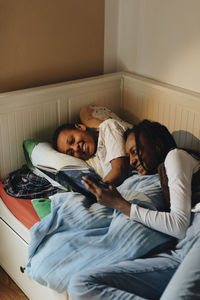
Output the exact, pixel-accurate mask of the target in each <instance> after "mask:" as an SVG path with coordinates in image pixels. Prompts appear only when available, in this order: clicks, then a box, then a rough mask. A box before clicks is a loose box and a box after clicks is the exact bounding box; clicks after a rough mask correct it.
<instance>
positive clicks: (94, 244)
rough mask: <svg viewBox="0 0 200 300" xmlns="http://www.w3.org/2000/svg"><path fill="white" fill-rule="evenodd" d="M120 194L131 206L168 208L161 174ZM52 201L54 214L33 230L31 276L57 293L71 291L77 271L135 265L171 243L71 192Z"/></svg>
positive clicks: (135, 179) (133, 180) (138, 180)
mask: <svg viewBox="0 0 200 300" xmlns="http://www.w3.org/2000/svg"><path fill="white" fill-rule="evenodd" d="M118 190H119V191H120V192H121V194H122V195H123V196H124V198H126V199H127V200H128V201H131V202H134V203H139V204H140V205H143V206H145V207H149V208H150V209H159V210H162V208H163V207H164V201H163V198H162V193H161V188H160V182H159V178H158V176H157V175H150V176H140V175H138V174H133V175H132V176H131V177H129V178H128V179H127V180H125V181H124V183H123V184H122V185H121V186H120V187H119V188H118ZM51 199H52V206H51V214H49V215H48V216H46V217H45V218H44V219H43V220H41V221H40V222H38V223H36V224H35V225H34V226H33V227H32V228H31V230H30V233H31V242H30V245H29V258H28V264H27V272H28V274H29V275H30V276H31V277H32V278H33V279H34V280H36V281H37V282H39V283H40V284H42V285H45V286H48V287H50V288H52V289H54V290H56V291H58V292H63V291H65V290H67V287H68V284H69V281H70V278H71V277H72V275H73V274H74V273H76V272H79V271H81V270H83V269H89V268H93V267H95V266H107V265H109V264H114V263H118V262H120V261H124V260H133V259H136V258H138V257H142V256H143V255H146V254H147V253H149V252H150V251H152V250H154V249H156V248H157V247H161V246H163V250H165V249H166V247H167V246H169V244H170V245H171V242H172V241H173V238H172V237H170V236H168V235H165V234H163V233H160V232H157V231H155V230H152V229H150V228H147V227H145V226H144V225H142V224H140V223H137V222H135V221H133V220H130V219H129V217H128V216H126V215H124V214H122V213H120V212H118V211H114V210H113V209H109V208H106V207H105V206H103V205H100V204H99V203H90V201H89V199H87V198H86V197H85V196H83V195H81V194H78V193H73V192H67V193H62V194H56V195H54V196H51Z"/></svg>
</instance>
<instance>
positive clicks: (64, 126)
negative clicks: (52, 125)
mask: <svg viewBox="0 0 200 300" xmlns="http://www.w3.org/2000/svg"><path fill="white" fill-rule="evenodd" d="M65 129H67V130H70V129H77V128H76V126H75V124H71V123H65V124H62V125H61V126H59V127H58V128H57V129H56V130H55V132H54V134H53V138H52V145H53V148H54V149H55V150H58V145H57V141H58V136H59V134H60V133H61V131H63V130H65Z"/></svg>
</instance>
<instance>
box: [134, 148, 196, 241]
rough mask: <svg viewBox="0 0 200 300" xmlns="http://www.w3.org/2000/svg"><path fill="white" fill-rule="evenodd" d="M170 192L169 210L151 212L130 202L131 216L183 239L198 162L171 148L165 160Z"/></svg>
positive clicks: (189, 213) (188, 221) (188, 220)
mask: <svg viewBox="0 0 200 300" xmlns="http://www.w3.org/2000/svg"><path fill="white" fill-rule="evenodd" d="M164 164H165V169H166V173H167V177H168V186H169V193H170V212H159V211H152V210H149V209H145V208H142V207H140V206H138V205H136V204H132V205H131V212H130V218H131V219H134V220H135V221H138V222H140V223H142V224H144V225H146V226H148V227H150V228H152V229H155V230H158V231H160V232H163V233H166V234H169V235H171V236H174V237H176V238H179V239H182V238H184V236H185V233H186V230H187V228H188V226H189V224H190V215H191V194H192V191H191V180H192V175H193V174H194V173H196V172H197V171H198V170H199V169H200V161H198V160H196V159H195V158H193V157H192V156H191V155H190V154H188V153H187V152H185V151H184V150H181V149H174V150H171V151H170V152H169V153H168V154H167V156H166V159H165V162H164Z"/></svg>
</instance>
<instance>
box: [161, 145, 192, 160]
mask: <svg viewBox="0 0 200 300" xmlns="http://www.w3.org/2000/svg"><path fill="white" fill-rule="evenodd" d="M174 160H180V161H185V160H190V161H193V160H195V159H194V158H193V157H192V156H191V155H190V154H189V153H188V152H186V151H185V150H183V149H178V148H176V149H173V150H171V151H169V152H168V154H167V156H166V158H165V162H168V161H174Z"/></svg>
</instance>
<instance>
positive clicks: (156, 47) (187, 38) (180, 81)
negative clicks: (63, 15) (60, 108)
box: [104, 0, 200, 92]
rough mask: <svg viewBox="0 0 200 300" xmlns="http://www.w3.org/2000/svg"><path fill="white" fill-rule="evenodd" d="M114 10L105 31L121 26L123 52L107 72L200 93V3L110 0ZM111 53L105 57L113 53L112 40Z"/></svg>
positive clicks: (118, 52)
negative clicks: (149, 79) (156, 81)
mask: <svg viewBox="0 0 200 300" xmlns="http://www.w3.org/2000/svg"><path fill="white" fill-rule="evenodd" d="M106 5H108V4H106ZM111 5H112V6H113V7H112V8H111V7H109V11H110V15H109V16H108V15H107V16H106V18H107V19H109V22H110V23H109V24H110V25H109V27H107V28H105V30H106V31H108V32H109V31H111V29H112V26H115V28H116V30H117V42H116V36H115V35H114V38H113V41H114V42H113V44H114V45H117V50H116V51H115V52H113V53H115V54H116V57H115V59H114V58H113V62H114V63H112V64H111V63H110V64H108V62H106V61H105V63H106V65H105V66H104V69H105V71H107V70H108V71H109V72H110V71H121V70H124V71H130V72H135V73H138V74H141V75H145V76H148V77H151V78H154V79H157V80H160V81H163V82H166V83H170V84H173V85H176V86H179V87H183V88H186V89H190V90H193V91H197V92H200V79H199V78H200V1H199V0H167V1H164V0H117V1H116V2H115V0H110V6H111ZM116 6H117V7H116ZM113 10H114V11H116V10H117V11H118V14H117V15H114V17H112V11H113ZM105 38H106V35H105ZM105 50H106V52H105V56H106V55H108V53H112V51H113V49H112V41H111V40H110V39H109V40H108V39H105Z"/></svg>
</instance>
